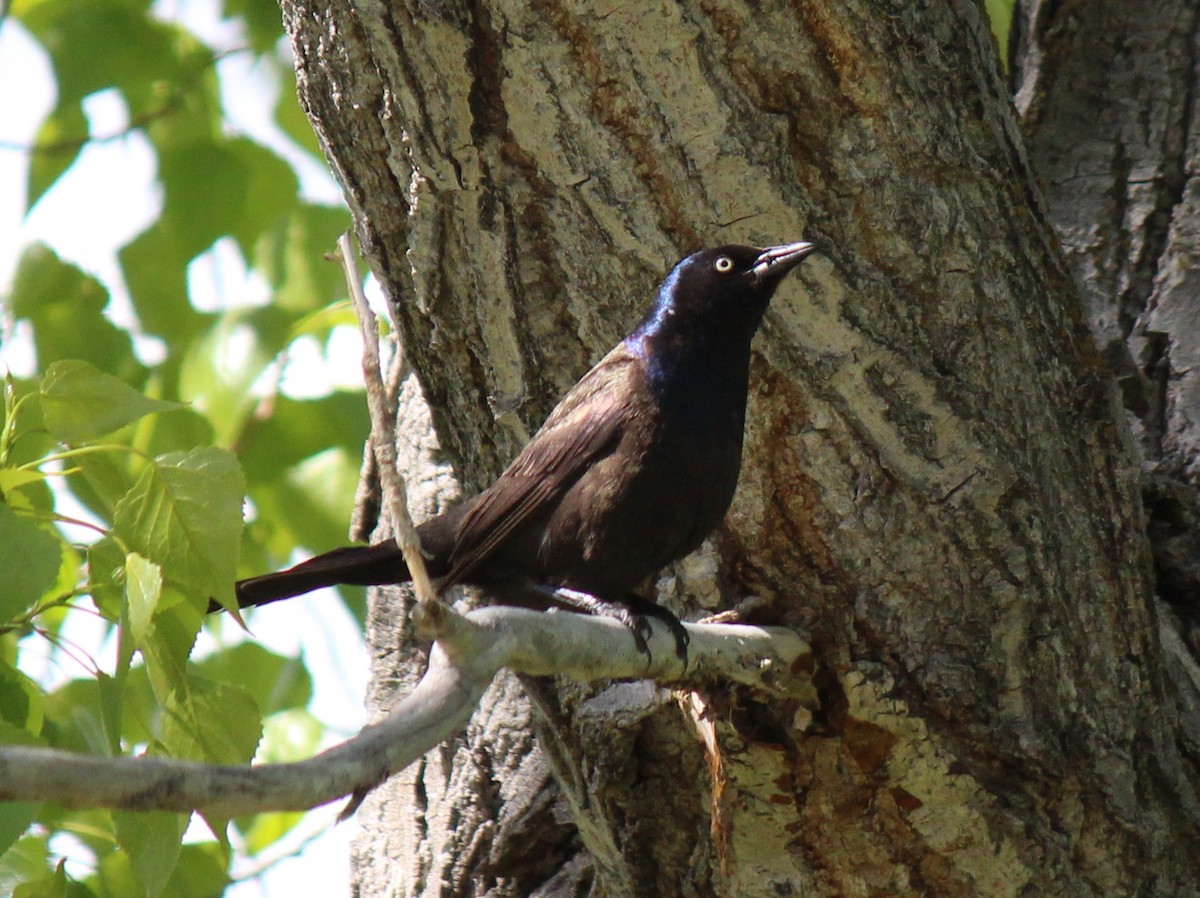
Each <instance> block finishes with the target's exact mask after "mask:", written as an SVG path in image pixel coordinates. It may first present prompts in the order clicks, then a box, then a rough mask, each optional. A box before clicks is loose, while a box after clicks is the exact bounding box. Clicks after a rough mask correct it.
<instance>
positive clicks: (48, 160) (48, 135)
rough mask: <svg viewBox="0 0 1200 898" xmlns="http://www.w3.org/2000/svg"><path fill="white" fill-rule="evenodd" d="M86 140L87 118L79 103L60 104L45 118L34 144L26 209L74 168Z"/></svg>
mask: <svg viewBox="0 0 1200 898" xmlns="http://www.w3.org/2000/svg"><path fill="white" fill-rule="evenodd" d="M87 140H88V122H87V117H86V116H84V114H83V107H81V106H80V105H79V103H77V102H66V103H60V104H59V105H58V107H57V108H55V109H54V111H53V112H51V113H50V115H48V116H47V117H46V120H45V121H43V122H42V126H41V127H40V128H39V129H38V133H37V137H36V138H34V142H33V153H32V154H31V158H30V162H29V186H28V189H27V192H26V199H25V208H26V209H27V210H28V209H30V208H32V207H33V205H34V204H35V203H37V201H38V200H39V199H41V197H42V194H44V193H45V192H46V191H47V190H49V189H50V187H51V186H53V184H54V182H55V181H57V180H58V178H59V176H60V175H61V174H62V173H63V172H65V171H66V170H67V169H68V168H70V167H71V165H72V164H73V163H74V162H75V160H76V159H77V158H78V156H79V151H80V150H82V149H83V147H84V145H85V144H86V143H87Z"/></svg>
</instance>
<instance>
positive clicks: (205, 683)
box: [162, 675, 262, 764]
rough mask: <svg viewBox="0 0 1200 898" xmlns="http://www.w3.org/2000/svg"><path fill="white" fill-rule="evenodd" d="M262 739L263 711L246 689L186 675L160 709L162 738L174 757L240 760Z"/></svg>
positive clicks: (247, 758)
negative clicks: (181, 683) (185, 681)
mask: <svg viewBox="0 0 1200 898" xmlns="http://www.w3.org/2000/svg"><path fill="white" fill-rule="evenodd" d="M260 738H262V715H261V714H260V713H259V710H258V705H257V703H256V702H255V701H254V698H253V697H252V696H251V695H250V693H249V692H247V691H246V690H245V689H241V688H239V687H237V686H228V685H225V684H223V683H213V682H211V681H209V680H205V679H203V678H202V677H197V676H194V675H189V676H188V677H187V688H185V689H176V690H175V691H174V692H173V693H171V696H170V698H169V699H168V700H167V702H166V704H165V707H164V708H163V732H162V741H163V745H164V746H165V747H166V749H167V751H169V752H170V753H171V755H172V756H174V757H178V758H191V759H194V760H197V761H214V762H216V763H218V764H245V763H247V762H249V761H250V759H251V758H253V757H254V752H255V750H256V749H257V748H258V740H259V739H260Z"/></svg>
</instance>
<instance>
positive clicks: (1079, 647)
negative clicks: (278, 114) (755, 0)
mask: <svg viewBox="0 0 1200 898" xmlns="http://www.w3.org/2000/svg"><path fill="white" fill-rule="evenodd" d="M284 10H285V21H286V23H287V27H288V29H289V31H290V32H291V34H292V36H293V41H294V44H295V47H296V55H297V67H298V73H299V81H300V89H301V94H302V99H303V101H304V103H305V105H306V107H307V109H308V111H309V114H310V117H311V118H312V120H313V123H314V125H315V127H316V129H317V132H318V136H319V137H320V139H321V141H322V143H323V145H324V147H325V150H326V153H327V154H328V156H329V158H330V160H331V163H332V164H333V166H334V168H335V170H336V171H337V173H338V175H339V177H340V178H341V179H342V182H343V184H344V185H345V188H346V195H347V198H348V200H349V202H350V204H351V207H352V209H353V210H354V213H355V221H356V227H357V229H358V232H359V236H360V238H361V240H362V243H363V246H364V248H365V250H366V252H367V254H368V256H369V259H370V263H371V265H372V268H373V270H374V271H375V274H376V276H377V277H378V278H379V280H380V282H381V283H382V284H383V285H384V288H385V291H386V292H387V295H388V297H389V300H390V302H391V304H392V307H393V311H394V314H395V317H396V319H397V320H398V323H399V326H400V329H401V331H402V334H403V339H404V342H405V348H406V351H407V353H408V355H409V358H410V359H411V361H412V364H413V366H414V368H415V370H416V372H417V374H418V377H419V379H420V385H421V390H422V392H423V394H424V397H425V399H426V400H427V401H428V404H429V408H430V410H431V413H432V423H433V427H434V429H435V430H436V432H437V436H438V439H439V440H440V443H441V447H442V449H443V450H444V452H445V454H446V456H447V457H448V459H449V461H450V462H451V463H452V464H453V467H454V473H455V475H456V476H457V477H458V478H459V479H460V480H461V482H462V483H463V484H464V489H467V490H473V489H476V488H478V487H479V486H481V485H483V484H484V483H486V482H487V481H488V480H489V478H491V477H492V476H494V475H495V474H496V473H497V472H498V471H499V470H500V468H501V467H502V465H503V463H504V462H505V461H506V460H507V459H508V458H510V457H511V456H512V455H513V454H514V453H515V451H516V450H517V449H518V448H519V446H520V445H521V444H522V443H523V442H524V441H525V439H526V438H527V437H528V435H529V434H530V433H531V432H532V431H533V429H534V428H535V427H536V426H537V425H538V424H539V423H540V421H541V419H542V417H543V416H544V415H545V413H546V412H547V411H548V410H549V408H550V407H551V405H552V404H553V402H554V401H555V399H556V398H557V397H558V396H559V395H561V393H562V392H563V391H564V390H565V389H566V388H567V387H569V385H570V384H571V383H573V382H574V380H575V379H576V378H577V377H578V376H579V375H580V374H581V373H582V372H583V371H584V370H585V369H586V367H587V364H588V361H589V360H595V359H596V358H598V357H599V356H600V354H601V353H602V352H603V351H604V350H605V349H606V348H607V347H608V346H610V345H611V344H612V343H613V342H615V341H616V339H618V338H619V337H620V336H621V335H622V334H623V333H624V332H625V331H626V330H627V329H628V328H629V326H631V325H632V324H633V323H634V321H635V320H636V318H637V314H638V309H639V308H640V307H641V306H642V305H643V304H644V303H645V302H646V301H647V300H648V298H649V296H650V294H651V291H652V290H653V287H654V285H655V283H656V281H657V280H658V279H659V278H660V277H661V276H662V274H663V273H664V272H665V270H666V269H667V267H668V266H669V265H670V264H671V263H673V262H674V261H675V259H676V258H678V257H679V256H681V255H682V254H684V253H685V252H687V251H689V250H692V249H694V248H696V247H698V246H700V245H704V244H715V243H719V242H728V241H737V242H749V243H775V242H779V241H782V240H791V239H800V238H801V237H803V238H805V239H810V240H813V241H814V242H817V243H818V244H819V245H820V246H821V247H822V249H823V255H822V257H821V258H814V259H813V260H811V261H810V263H809V264H808V265H807V266H806V269H805V270H804V271H802V272H801V273H800V277H798V278H796V279H795V282H794V283H791V284H789V285H785V286H784V288H783V289H781V290H780V293H779V295H778V296H777V297H776V299H775V300H774V303H773V306H772V308H771V309H770V310H769V312H768V318H767V321H766V324H765V326H764V329H763V333H762V334H761V335H760V336H759V338H758V339H757V342H756V349H757V351H758V353H759V355H758V356H757V357H756V360H755V363H754V366H753V371H752V395H751V401H750V410H749V423H748V427H747V446H746V459H745V465H744V469H743V474H742V480H741V485H740V488H739V493H738V496H737V498H736V500H735V504H734V507H733V509H732V511H731V513H730V515H729V518H728V520H727V523H726V526H725V527H724V528H723V529H722V531H721V532H720V533H719V534H718V535H717V537H716V538H715V539H714V540H713V541H712V543H711V545H710V546H709V547H708V548H707V549H706V551H705V553H704V554H702V555H701V556H700V557H699V558H698V559H693V560H691V561H690V562H689V563H687V564H684V565H681V566H678V568H677V569H676V570H674V571H672V572H670V573H669V576H667V577H665V578H664V580H663V581H662V582H661V583H660V593H661V594H662V596H663V601H664V602H666V603H667V604H669V605H671V607H673V608H674V609H675V610H677V611H679V612H681V613H684V614H689V615H695V614H698V613H700V612H701V611H703V610H705V609H710V608H713V607H731V606H733V605H736V604H738V602H739V601H740V600H742V599H744V598H745V597H747V596H753V597H755V599H756V600H757V601H756V602H753V603H750V604H749V605H748V606H747V607H750V608H752V609H753V610H752V614H753V615H754V616H755V619H757V620H764V621H767V620H769V621H773V622H782V623H785V624H789V625H792V626H795V627H797V628H800V629H802V630H803V631H804V632H805V633H806V635H807V636H808V638H809V639H810V641H811V642H812V643H813V644H814V647H815V649H816V657H817V669H816V671H815V672H814V674H815V678H816V680H817V682H818V684H819V685H820V696H819V697H820V707H819V708H818V709H817V710H816V711H815V712H810V711H809V710H808V709H807V708H806V707H805V706H804V705H803V703H800V702H777V701H770V702H768V701H764V700H763V699H762V697H761V696H755V695H751V694H747V693H745V692H744V691H740V690H735V689H732V688H728V687H725V686H722V685H721V684H714V686H713V688H712V690H711V692H710V693H709V694H706V695H704V696H698V697H690V696H672V695H670V694H668V693H665V692H664V691H662V690H661V689H659V688H657V687H654V686H652V685H649V684H646V683H633V684H614V685H612V686H609V687H607V688H605V687H595V688H587V689H585V688H582V687H579V686H577V685H573V684H561V683H559V684H551V683H542V682H538V683H530V684H526V686H525V688H524V689H523V690H522V689H518V687H517V685H516V684H515V683H511V682H510V683H507V684H504V685H503V686H501V687H499V688H498V689H497V690H496V695H495V696H494V703H493V704H492V705H491V706H490V710H488V711H486V712H485V713H482V714H480V715H478V716H477V717H476V719H475V721H474V722H473V724H472V726H471V728H470V729H469V730H468V733H467V734H466V735H465V736H464V738H463V739H462V740H460V741H459V742H458V743H456V744H454V745H450V746H446V747H445V748H444V749H443V750H442V751H440V752H436V753H434V754H433V755H431V756H430V758H429V759H428V760H427V762H426V764H425V765H424V767H423V768H422V769H421V770H415V771H413V772H412V775H411V776H409V775H406V776H404V777H399V778H397V781H395V782H393V783H389V784H388V786H387V787H385V788H384V789H381V790H380V791H379V792H378V793H377V794H376V795H375V796H374V797H373V798H372V799H371V800H370V801H369V803H368V805H367V807H366V809H365V810H364V813H363V816H364V827H365V830H366V832H365V835H364V839H363V841H362V842H361V843H360V846H359V860H358V873H357V877H358V886H357V887H358V893H359V894H361V895H364V896H368V895H372V896H373V895H432V894H438V895H446V894H453V895H484V894H490V895H514V896H515V895H531V894H534V895H577V894H578V895H585V894H596V895H626V894H629V895H633V894H638V895H640V894H671V895H675V894H679V895H693V894H694V895H708V894H721V895H748V896H749V895H763V894H781V895H786V894H814V895H830V896H833V895H859V894H911V893H917V892H920V893H931V894H944V895H1017V894H1061V895H1090V894H1111V893H1127V892H1131V891H1133V890H1134V889H1137V890H1138V891H1139V894H1145V895H1154V896H1158V895H1162V896H1166V895H1185V894H1191V893H1194V892H1195V890H1196V888H1197V876H1198V874H1197V871H1196V869H1195V864H1194V862H1193V859H1194V858H1195V857H1197V856H1200V835H1198V832H1200V830H1198V827H1197V824H1198V823H1200V806H1198V805H1197V801H1196V794H1195V790H1196V783H1197V782H1198V780H1197V772H1196V768H1195V764H1196V760H1197V755H1196V749H1195V744H1194V743H1192V744H1190V745H1189V742H1188V737H1187V733H1188V730H1187V727H1186V726H1185V723H1184V722H1185V720H1186V718H1187V714H1188V713H1191V714H1192V715H1193V716H1194V715H1195V709H1196V707H1197V706H1196V705H1195V704H1193V705H1192V706H1190V711H1189V709H1188V706H1186V705H1185V704H1184V703H1183V701H1182V700H1181V699H1178V695H1179V694H1181V693H1178V691H1177V684H1178V683H1179V682H1181V681H1182V679H1186V677H1187V676H1188V675H1189V669H1188V668H1187V660H1188V659H1187V656H1186V653H1185V654H1182V655H1181V654H1179V652H1177V651H1174V650H1173V649H1172V648H1171V646H1170V645H1168V643H1169V642H1170V640H1169V636H1170V634H1171V633H1173V632H1174V631H1173V630H1171V629H1169V628H1168V629H1167V630H1164V629H1163V625H1164V622H1163V620H1162V617H1161V615H1160V613H1159V609H1158V606H1156V605H1155V604H1154V602H1153V594H1152V591H1153V582H1152V575H1151V563H1150V553H1149V543H1148V540H1147V536H1146V529H1147V524H1146V521H1145V519H1144V516H1143V512H1142V506H1141V502H1140V494H1139V491H1140V472H1139V469H1138V465H1137V463H1136V461H1135V459H1134V455H1133V447H1132V440H1131V439H1130V437H1129V435H1128V430H1127V427H1126V423H1125V421H1124V418H1123V413H1122V411H1121V409H1120V406H1119V402H1118V400H1117V394H1116V391H1115V390H1114V388H1113V385H1112V380H1111V377H1110V373H1109V367H1108V365H1107V362H1106V357H1105V355H1104V354H1102V353H1100V352H1097V350H1096V349H1095V346H1094V344H1093V341H1092V338H1091V333H1090V330H1089V323H1090V320H1094V319H1095V318H1096V315H1095V314H1094V309H1095V308H1096V303H1095V302H1093V301H1091V299H1090V297H1089V304H1088V305H1086V306H1085V304H1084V303H1083V301H1082V300H1081V298H1080V294H1079V292H1078V290H1077V288H1076V286H1075V283H1074V279H1073V275H1074V274H1077V273H1078V265H1077V264H1072V265H1068V264H1067V263H1066V262H1064V259H1063V256H1062V255H1061V253H1060V251H1059V243H1058V240H1057V238H1056V236H1055V234H1054V232H1053V230H1052V228H1051V225H1050V221H1051V219H1052V218H1053V215H1054V211H1053V210H1054V209H1055V206H1054V204H1053V203H1052V202H1044V201H1043V199H1042V195H1041V193H1040V190H1039V187H1038V185H1037V183H1036V181H1035V180H1034V177H1033V175H1032V173H1031V168H1030V165H1029V164H1028V161H1027V159H1026V156H1025V152H1026V151H1025V141H1024V137H1023V136H1022V134H1021V132H1020V129H1019V127H1018V120H1017V117H1016V114H1015V112H1014V110H1013V107H1012V104H1011V101H1010V99H1009V96H1008V92H1007V89H1006V86H1005V83H1004V80H1003V78H1002V76H1001V73H1000V71H999V69H998V63H997V61H996V59H995V55H994V49H993V46H992V43H991V37H990V35H989V33H988V30H987V26H986V23H985V22H984V21H983V20H982V19H981V18H980V13H979V10H978V8H977V7H976V6H975V4H973V3H969V2H965V0H964V2H955V3H951V4H909V3H901V2H884V3H874V4H862V3H848V4H837V5H831V6H825V5H819V4H815V3H797V4H782V3H779V4H776V3H771V4H758V5H755V6H753V7H751V6H743V5H739V4H737V3H733V2H725V0H709V2H700V3H695V2H684V3H679V4H580V5H573V4H565V3H557V2H538V3H534V4H521V3H514V2H509V0H494V2H473V3H465V2H463V3H453V2H447V3H434V2H415V0H414V2H408V3H404V2H396V3H394V4H391V5H383V4H378V3H368V2H359V3H357V4H351V3H349V2H346V0H333V2H325V3H321V4H316V3H312V2H308V0H289V2H286V3H285V4H284ZM1192 81H1194V77H1193V78H1192ZM1188 83H1192V82H1191V81H1189V82H1188ZM1038 172H1039V175H1040V176H1041V177H1043V178H1044V177H1046V176H1045V174H1044V173H1042V170H1041V167H1040V165H1039V168H1038ZM1126 229H1127V230H1128V228H1126ZM1106 258H1107V257H1106ZM1111 258H1116V256H1115V255H1113V256H1111ZM1131 258H1133V257H1132V256H1131ZM1068 259H1069V260H1071V262H1072V263H1075V262H1077V256H1076V255H1070V256H1069V257H1068ZM1089 264H1095V265H1097V266H1098V267H1104V266H1103V265H1101V264H1100V263H1099V262H1096V263H1090V262H1089ZM1122 264H1125V263H1122ZM1138 264H1140V263H1137V260H1136V259H1134V264H1133V268H1132V269H1130V270H1131V271H1134V272H1135V273H1134V274H1129V275H1128V276H1125V275H1122V276H1119V277H1117V278H1116V280H1115V281H1114V283H1118V282H1119V283H1122V284H1124V283H1126V282H1128V283H1129V284H1133V283H1134V282H1135V281H1137V282H1138V283H1142V281H1138V277H1139V276H1140V277H1142V280H1143V281H1144V280H1145V278H1144V276H1142V275H1136V271H1140V270H1141V269H1140V268H1138ZM1104 265H1109V267H1110V268H1111V265H1110V264H1109V263H1107V262H1106V263H1104ZM1118 267H1119V266H1118ZM1106 270H1108V269H1106ZM1122 277H1124V278H1125V280H1121V278H1122ZM1155 277H1157V275H1155ZM1155 277H1152V278H1151V279H1150V283H1151V284H1154V283H1158V282H1156V281H1155ZM1162 284H1163V286H1161V287H1156V288H1154V289H1156V290H1158V292H1159V293H1160V294H1161V295H1162V296H1164V297H1165V296H1167V288H1168V286H1169V285H1167V284H1166V281H1165V280H1164V281H1162ZM1122 289H1124V288H1122ZM1089 309H1090V310H1093V311H1092V313H1091V314H1089V311H1088V310H1089ZM410 408H411V409H416V408H418V406H416V405H413V406H411V407H410ZM406 420H407V419H406ZM405 429H406V428H405V426H402V427H401V431H402V432H404V431H405ZM431 457H432V456H431ZM443 476H444V468H443V469H439V474H438V475H437V477H438V478H442V477H443ZM434 482H438V483H440V482H441V480H440V479H437V480H435V481H434ZM404 609H405V605H404V603H403V602H402V601H401V600H399V599H398V598H396V597H395V596H385V597H383V598H382V599H381V600H379V601H377V602H376V607H375V611H374V612H373V615H374V616H373V626H372V634H371V635H372V640H373V644H374V651H375V653H376V656H375V661H376V684H375V687H374V689H375V691H374V696H373V700H374V701H375V703H376V704H377V705H378V704H380V703H382V702H386V694H387V687H388V686H389V685H390V683H391V682H395V681H397V680H399V681H400V682H401V683H403V682H404V681H405V679H406V678H407V677H409V676H411V674H410V673H405V672H404V671H406V670H409V669H410V667H409V666H407V665H413V664H417V665H419V652H418V651H417V650H416V649H415V648H414V647H413V646H412V643H411V641H409V642H404V643H400V642H398V639H399V637H402V636H403V635H405V633H406V623H405V617H404V615H405V611H404ZM1164 633H1166V636H1164V635H1163V634H1164ZM397 645H403V646H404V647H403V648H401V649H397ZM1193 668H1194V664H1193ZM522 693H525V694H527V695H528V696H529V697H530V698H531V699H532V700H531V701H527V699H526V698H524V697H523V696H522ZM698 707H707V708H709V713H708V716H707V717H704V716H699V717H698V715H697V713H696V709H697V708H698ZM531 733H536V740H535V739H534V738H533V736H531ZM706 745H708V746H713V745H715V746H717V747H718V751H717V753H716V754H714V753H713V752H712V751H710V750H706V748H705V746H706ZM1189 752H1190V754H1189ZM551 774H553V778H551ZM1148 871H1153V876H1152V877H1151V876H1149V875H1148Z"/></svg>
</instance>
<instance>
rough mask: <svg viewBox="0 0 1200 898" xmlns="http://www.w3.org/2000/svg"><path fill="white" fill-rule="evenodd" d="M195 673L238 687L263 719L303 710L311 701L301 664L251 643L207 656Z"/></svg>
mask: <svg viewBox="0 0 1200 898" xmlns="http://www.w3.org/2000/svg"><path fill="white" fill-rule="evenodd" d="M196 672H197V673H199V674H201V675H202V676H204V677H206V678H207V679H210V680H213V681H215V682H224V683H236V684H237V685H239V686H241V687H242V688H243V689H245V690H246V691H247V692H248V693H249V694H250V695H251V697H253V699H254V702H255V704H256V705H257V706H258V709H259V711H260V712H261V713H262V714H264V715H266V714H274V713H276V712H277V711H282V710H284V709H287V708H303V707H305V706H306V705H307V704H308V703H309V701H310V700H311V699H312V678H311V677H310V676H309V675H308V670H307V669H306V668H305V666H304V662H303V661H301V660H300V659H299V658H288V657H284V656H282V655H276V654H275V653H274V652H270V651H267V650H266V649H264V648H263V647H262V646H260V645H257V644H255V643H252V642H241V643H238V644H237V645H235V646H232V647H231V648H228V649H225V650H224V651H221V652H216V653H215V654H212V655H209V656H208V657H207V658H205V659H204V660H203V661H200V662H198V663H197V664H196Z"/></svg>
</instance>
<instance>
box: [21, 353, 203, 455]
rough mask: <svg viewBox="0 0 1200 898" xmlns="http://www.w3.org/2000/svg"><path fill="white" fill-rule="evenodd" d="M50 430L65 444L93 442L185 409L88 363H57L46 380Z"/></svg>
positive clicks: (45, 404) (44, 405)
mask: <svg viewBox="0 0 1200 898" xmlns="http://www.w3.org/2000/svg"><path fill="white" fill-rule="evenodd" d="M41 399H42V414H43V415H44V416H45V419H46V427H47V428H48V429H49V430H50V432H51V433H52V434H54V436H55V437H57V438H58V439H60V440H62V441H63V442H64V443H81V442H85V441H87V440H93V439H96V438H97V437H100V436H103V435H104V434H107V433H112V432H113V431H114V430H119V429H120V428H122V427H124V426H125V425H126V424H131V423H132V422H134V421H136V420H138V419H139V418H141V417H143V416H145V415H149V414H151V413H153V412H165V411H171V410H173V409H177V408H182V406H181V405H180V404H179V403H178V402H167V401H165V400H162V399H151V398H150V397H149V396H143V395H142V394H141V393H139V392H138V391H137V390H135V389H133V388H132V387H130V386H128V385H127V384H125V383H124V382H123V381H122V380H121V379H120V378H117V377H113V376H112V375H111V374H105V373H104V372H103V371H101V370H99V369H98V368H96V367H95V366H94V365H91V364H89V363H88V362H84V361H81V360H79V359H68V360H66V361H62V362H55V363H54V364H53V365H51V366H50V368H49V369H48V370H47V371H46V376H45V377H43V378H42V389H41Z"/></svg>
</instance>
